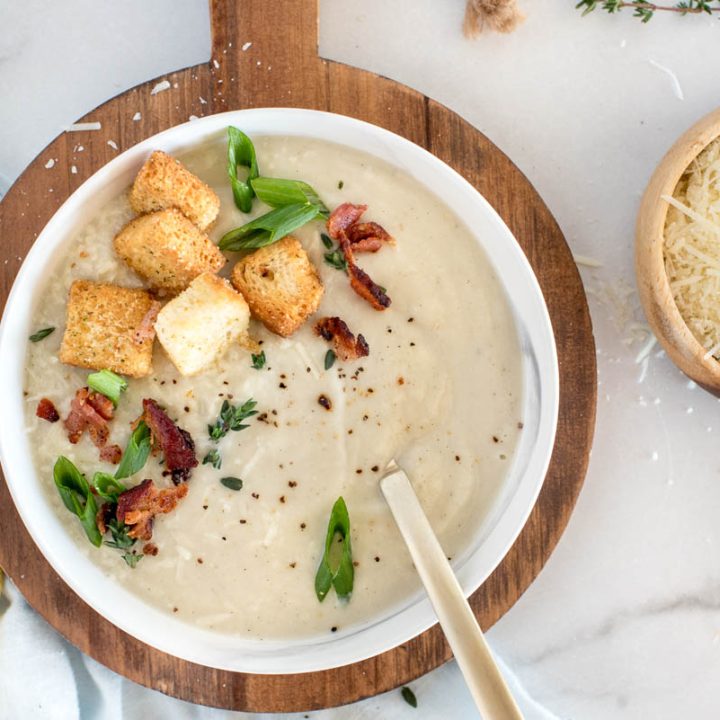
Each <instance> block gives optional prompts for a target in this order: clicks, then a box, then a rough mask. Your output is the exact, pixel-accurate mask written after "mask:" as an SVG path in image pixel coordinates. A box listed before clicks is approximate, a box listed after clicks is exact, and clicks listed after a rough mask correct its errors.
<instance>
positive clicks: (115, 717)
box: [0, 579, 559, 720]
mask: <svg viewBox="0 0 720 720" xmlns="http://www.w3.org/2000/svg"><path fill="white" fill-rule="evenodd" d="M501 666H502V670H503V672H504V674H505V677H507V678H508V681H509V682H510V686H511V689H512V691H513V694H514V695H515V697H516V698H517V700H518V703H519V704H520V706H521V708H522V710H523V712H524V714H525V717H526V719H527V720H559V718H558V717H557V716H556V715H554V714H552V713H551V712H549V711H548V710H546V709H544V708H543V707H541V706H540V705H538V704H537V703H536V702H535V701H534V700H533V699H532V698H530V697H529V696H528V695H527V693H526V692H525V691H524V689H523V688H522V686H521V685H520V684H519V682H518V680H517V678H516V677H515V675H514V674H513V673H512V672H510V670H509V669H508V668H507V667H506V666H505V665H504V664H503V663H501ZM412 689H413V691H414V692H415V695H416V696H417V699H418V708H417V710H415V709H413V708H412V707H410V706H409V705H408V704H407V703H406V702H405V701H404V700H403V699H402V697H401V695H400V692H399V691H392V692H389V693H386V694H385V695H381V696H378V697H376V698H372V699H370V700H365V701H363V702H360V703H356V704H355V705H350V706H346V707H342V708H336V709H332V710H323V711H321V712H311V713H300V714H293V715H282V716H279V715H268V714H260V715H256V714H249V713H240V712H229V711H226V710H214V709H211V708H206V707H202V706H200V705H193V704H192V703H187V702H183V701H182V700H176V699H174V698H170V697H167V696H166V695H163V694H161V693H159V692H155V691H154V690H148V689H147V688H144V687H141V686H140V685H136V684H135V683H132V682H130V681H129V680H125V679H124V678H122V677H120V676H119V675H117V674H116V673H114V672H112V671H111V670H108V669H107V668H106V667H104V666H102V665H100V664H99V663H97V662H95V661H94V660H92V659H91V658H89V657H87V656H85V655H83V654H82V653H81V652H80V651H79V650H77V649H76V648H75V647H73V646H72V645H70V643H68V642H66V641H65V640H64V639H63V638H62V637H61V636H60V635H59V634H58V633H56V632H55V631H54V630H53V629H52V628H51V627H50V626H49V625H48V624H47V623H46V622H45V621H44V620H43V619H42V618H41V617H40V616H39V615H38V614H37V613H36V612H35V611H34V610H33V609H32V608H31V607H30V606H29V605H28V604H27V603H26V602H25V600H24V599H23V597H22V595H20V593H19V592H18V591H17V589H16V588H15V587H14V586H13V585H12V583H10V582H9V581H8V580H7V579H6V581H5V591H4V593H3V595H2V596H0V720H147V719H148V718H152V719H153V720H155V719H156V718H157V719H159V720H162V719H164V718H172V720H220V719H221V718H222V719H223V720H226V719H227V720H230V719H232V720H243V719H244V718H246V719H247V720H259V719H260V718H266V719H268V720H271V719H272V718H280V717H282V718H283V719H284V720H289V719H291V718H297V719H298V720H299V719H300V718H302V719H304V718H308V717H309V718H310V719H311V720H406V719H409V718H415V719H416V720H419V719H425V718H437V719H440V718H442V719H443V720H451V719H452V720H463V719H465V718H468V719H470V718H476V717H477V712H476V711H475V709H474V706H473V703H472V700H471V698H470V695H469V693H468V691H467V688H466V687H465V685H464V683H463V679H462V676H461V674H460V672H459V670H458V669H457V666H456V665H455V663H448V664H447V665H445V666H443V667H441V668H439V669H438V670H435V671H434V672H432V673H430V674H429V675H426V676H425V677H423V678H420V679H419V680H417V681H415V682H414V683H412Z"/></svg>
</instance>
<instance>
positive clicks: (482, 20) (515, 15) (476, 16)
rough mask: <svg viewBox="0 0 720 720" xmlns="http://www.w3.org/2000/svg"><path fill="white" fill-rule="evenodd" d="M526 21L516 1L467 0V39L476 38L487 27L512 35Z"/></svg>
mask: <svg viewBox="0 0 720 720" xmlns="http://www.w3.org/2000/svg"><path fill="white" fill-rule="evenodd" d="M524 19H525V16H524V15H523V13H522V12H521V11H520V9H519V8H518V6H517V2H516V0H467V5H466V6H465V20H464V21H463V32H464V33H465V35H466V36H467V37H475V36H477V35H479V34H480V33H481V32H482V31H483V30H484V29H485V28H486V27H487V28H489V29H490V30H494V31H495V32H500V33H511V32H512V31H513V30H515V28H516V27H517V26H518V25H519V24H520V23H521V22H522V21H523V20H524Z"/></svg>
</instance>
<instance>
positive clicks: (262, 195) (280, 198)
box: [250, 177, 330, 215]
mask: <svg viewBox="0 0 720 720" xmlns="http://www.w3.org/2000/svg"><path fill="white" fill-rule="evenodd" d="M250 184H251V185H252V188H253V190H254V191H255V194H256V195H257V196H258V198H259V199H260V200H262V201H263V202H264V203H265V204H266V205H269V206H270V207H271V208H279V207H284V206H285V205H295V204H300V205H302V204H309V205H314V206H315V207H316V208H317V209H318V211H319V212H320V213H323V214H325V215H327V214H329V212H330V211H329V210H328V209H327V207H325V203H323V201H322V200H321V199H320V197H319V196H318V194H317V193H316V192H315V190H314V189H313V188H312V187H311V186H310V185H308V184H307V183H306V182H303V181H302V180H282V179H280V178H268V177H257V178H254V179H253V180H252V181H251V182H250Z"/></svg>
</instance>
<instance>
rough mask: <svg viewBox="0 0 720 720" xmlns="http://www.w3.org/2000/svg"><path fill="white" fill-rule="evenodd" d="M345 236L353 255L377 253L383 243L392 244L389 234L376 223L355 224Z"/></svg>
mask: <svg viewBox="0 0 720 720" xmlns="http://www.w3.org/2000/svg"><path fill="white" fill-rule="evenodd" d="M346 234H347V237H348V240H349V241H350V247H351V248H352V251H353V252H354V253H360V252H377V251H378V250H379V249H380V248H381V247H382V246H383V245H384V244H385V243H392V242H393V238H392V236H391V235H390V233H389V232H387V230H385V228H384V227H383V226H382V225H378V224H377V223H376V222H365V223H355V224H354V225H351V226H350V227H349V228H348V229H347V231H346Z"/></svg>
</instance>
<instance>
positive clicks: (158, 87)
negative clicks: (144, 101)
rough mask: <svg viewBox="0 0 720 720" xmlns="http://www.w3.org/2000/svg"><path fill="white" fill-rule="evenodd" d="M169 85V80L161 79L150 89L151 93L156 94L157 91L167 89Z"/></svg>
mask: <svg viewBox="0 0 720 720" xmlns="http://www.w3.org/2000/svg"><path fill="white" fill-rule="evenodd" d="M170 87H171V85H170V82H169V81H168V80H161V81H160V82H159V83H157V85H155V87H154V88H153V89H152V90H151V91H150V94H151V95H157V94H158V93H161V92H163V91H164V90H169V89H170Z"/></svg>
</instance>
